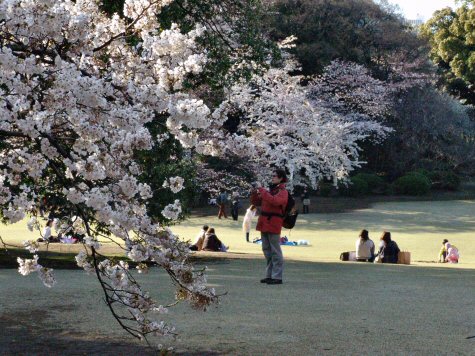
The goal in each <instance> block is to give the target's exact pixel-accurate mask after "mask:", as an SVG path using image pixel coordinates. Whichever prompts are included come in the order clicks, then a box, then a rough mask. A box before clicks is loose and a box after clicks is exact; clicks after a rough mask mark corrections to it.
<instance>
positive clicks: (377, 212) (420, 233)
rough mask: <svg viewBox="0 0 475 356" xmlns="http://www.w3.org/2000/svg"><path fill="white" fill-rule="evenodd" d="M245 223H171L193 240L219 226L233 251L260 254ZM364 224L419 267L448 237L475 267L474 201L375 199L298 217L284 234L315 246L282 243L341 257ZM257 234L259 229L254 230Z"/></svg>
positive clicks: (297, 251) (297, 254)
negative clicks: (339, 210)
mask: <svg viewBox="0 0 475 356" xmlns="http://www.w3.org/2000/svg"><path fill="white" fill-rule="evenodd" d="M241 222H242V216H241V217H240V221H239V222H234V221H232V220H231V219H227V220H218V219H217V218H216V217H215V216H208V217H206V216H200V217H192V218H191V219H189V220H187V221H186V222H185V223H183V224H182V225H179V226H175V227H173V231H175V232H176V233H178V234H179V235H180V236H181V237H183V238H188V239H193V238H194V236H195V235H196V233H197V232H198V231H199V229H200V227H201V226H202V225H203V224H204V223H207V224H208V225H209V226H213V227H215V229H216V232H217V235H218V237H219V238H220V239H221V240H222V241H223V242H224V243H225V244H226V245H229V246H230V251H231V252H235V253H239V254H248V253H254V254H260V253H261V247H260V245H255V244H250V243H246V241H245V238H244V234H243V233H242V231H241ZM254 223H255V222H254ZM254 225H255V224H254ZM363 228H365V229H368V230H369V231H370V236H371V238H372V239H373V240H374V241H375V243H376V245H378V244H379V242H378V241H376V240H379V237H380V235H381V233H382V231H383V230H388V231H391V232H392V235H393V239H394V240H395V241H396V242H397V243H398V245H399V247H400V248H401V250H407V251H411V253H412V260H413V261H415V264H420V265H428V264H430V263H431V262H434V261H436V260H437V255H438V252H439V249H440V247H441V243H442V240H443V239H444V238H447V239H449V240H450V241H451V242H452V243H453V244H455V245H456V246H457V247H458V248H459V250H460V254H461V260H460V261H461V263H460V264H459V265H458V267H463V268H475V201H474V200H460V201H433V202H428V201H423V202H389V203H376V204H374V205H373V206H372V207H371V208H367V209H361V210H355V211H352V212H348V213H330V214H324V213H323V214H310V215H300V216H299V220H298V221H297V225H296V227H295V228H294V229H293V230H292V231H291V232H289V231H285V230H284V231H283V232H282V234H283V235H287V236H288V237H289V239H290V240H295V241H296V240H302V239H303V240H308V241H310V243H311V246H309V247H289V246H284V247H283V249H284V255H285V257H286V258H288V259H293V260H299V261H326V262H334V261H337V260H338V258H339V256H340V253H341V252H343V251H351V250H354V249H355V241H356V239H357V236H358V234H359V231H360V230H361V229H363ZM258 236H259V233H258V232H256V231H253V232H252V234H251V237H258Z"/></svg>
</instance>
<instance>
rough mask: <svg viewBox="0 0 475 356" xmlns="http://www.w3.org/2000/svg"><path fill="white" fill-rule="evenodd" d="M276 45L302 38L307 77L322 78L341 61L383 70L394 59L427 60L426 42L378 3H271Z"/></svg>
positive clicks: (299, 51)
mask: <svg viewBox="0 0 475 356" xmlns="http://www.w3.org/2000/svg"><path fill="white" fill-rule="evenodd" d="M264 2H265V4H266V5H267V6H268V9H269V11H268V12H267V16H266V20H267V24H268V27H269V29H268V31H269V33H270V35H271V37H272V39H274V40H282V39H283V38H286V37H288V36H291V35H295V36H296V37H297V41H296V42H295V44H296V46H295V48H294V49H293V50H292V53H294V54H295V56H296V58H297V60H298V61H299V62H300V63H301V64H302V71H303V74H320V73H321V72H322V70H323V68H324V67H325V66H326V65H328V64H329V63H330V62H331V61H333V60H335V59H340V60H344V61H350V62H354V63H358V64H362V65H364V66H366V67H367V68H369V69H371V70H376V69H378V70H383V73H381V74H380V75H378V76H379V77H381V78H382V79H384V68H385V66H386V65H387V63H388V61H389V58H390V57H391V56H392V55H393V54H394V53H398V52H400V53H402V54H403V55H402V56H401V57H402V58H405V60H406V61H408V62H411V61H413V60H414V59H415V58H419V57H421V56H424V55H425V54H424V51H423V42H422V41H421V40H420V39H419V38H418V37H417V35H416V34H415V33H413V32H411V31H408V30H407V28H406V26H405V25H404V24H403V22H402V21H401V18H400V17H399V16H398V15H397V14H395V13H394V12H388V11H386V10H385V9H383V8H381V7H380V6H379V5H378V4H375V3H374V2H373V1H372V0H276V1H270V0H265V1H264Z"/></svg>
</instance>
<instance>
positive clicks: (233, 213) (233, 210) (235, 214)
mask: <svg viewBox="0 0 475 356" xmlns="http://www.w3.org/2000/svg"><path fill="white" fill-rule="evenodd" d="M231 216H232V217H233V220H234V221H237V220H238V217H239V208H238V207H237V206H233V207H232V208H231Z"/></svg>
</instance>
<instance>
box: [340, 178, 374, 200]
mask: <svg viewBox="0 0 475 356" xmlns="http://www.w3.org/2000/svg"><path fill="white" fill-rule="evenodd" d="M339 189H340V192H341V194H342V195H345V196H349V197H357V196H361V195H366V194H368V193H369V185H368V182H366V181H365V180H364V179H363V178H361V177H357V176H354V177H352V178H351V179H350V181H349V182H348V186H345V185H343V184H340V186H339Z"/></svg>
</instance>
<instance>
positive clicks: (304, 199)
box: [301, 188, 310, 214]
mask: <svg viewBox="0 0 475 356" xmlns="http://www.w3.org/2000/svg"><path fill="white" fill-rule="evenodd" d="M301 198H302V206H303V214H308V208H309V206H310V194H309V193H308V190H307V188H304V190H303V193H302V195H301Z"/></svg>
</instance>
